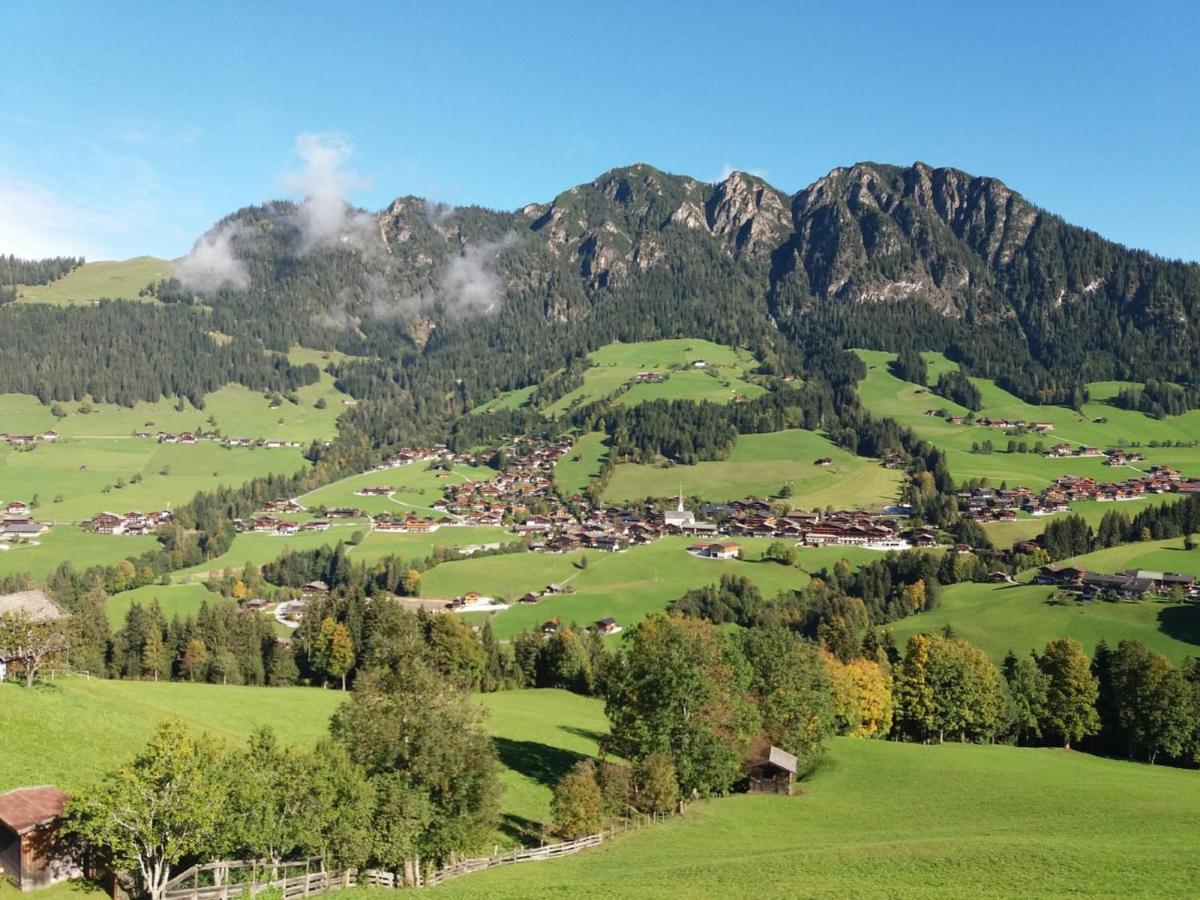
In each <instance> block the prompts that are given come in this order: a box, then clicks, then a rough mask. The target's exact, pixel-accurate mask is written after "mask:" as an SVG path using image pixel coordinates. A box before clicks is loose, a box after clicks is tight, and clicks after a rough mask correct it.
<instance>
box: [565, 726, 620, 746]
mask: <svg viewBox="0 0 1200 900" xmlns="http://www.w3.org/2000/svg"><path fill="white" fill-rule="evenodd" d="M558 730H559V731H565V732H566V733H567V734H573V735H575V737H581V738H583V739H584V740H588V741H595V742H596V743H597V744H599V743H600V742H601V741H603V740H604V739H605V738H606V737H608V735H607V734H606V733H605V732H603V731H594V730H592V729H591V728H576V727H575V726H574V725H559V726H558Z"/></svg>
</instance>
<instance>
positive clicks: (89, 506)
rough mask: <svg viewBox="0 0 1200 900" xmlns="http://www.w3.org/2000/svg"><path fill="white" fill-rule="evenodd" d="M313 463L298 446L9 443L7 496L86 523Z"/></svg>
mask: <svg viewBox="0 0 1200 900" xmlns="http://www.w3.org/2000/svg"><path fill="white" fill-rule="evenodd" d="M306 465H307V464H306V463H305V461H304V457H303V456H302V455H301V453H300V451H299V450H297V449H294V448H289V447H281V448H277V449H267V448H265V447H236V448H230V447H222V446H221V445H219V444H217V443H215V442H213V441H201V442H200V443H197V444H187V445H185V444H160V443H158V442H157V441H154V440H147V439H144V438H143V439H139V438H133V437H118V438H95V439H91V440H87V439H83V438H75V439H71V440H67V439H63V440H60V441H56V442H54V443H42V444H38V445H36V446H35V448H34V449H33V450H15V449H12V448H10V447H8V446H7V445H3V446H0V499H3V500H4V501H6V502H7V501H10V500H23V501H24V502H26V503H32V502H34V499H35V498H36V501H37V503H38V508H37V509H36V510H35V511H34V514H35V516H36V517H37V518H38V519H40V520H42V521H45V522H79V521H82V520H84V519H90V518H91V517H92V516H94V515H95V514H96V513H98V512H103V511H105V510H108V511H110V512H117V513H124V512H129V511H130V510H140V511H143V512H148V511H151V510H160V509H170V508H171V507H174V506H179V505H181V504H183V503H186V502H187V501H189V500H191V499H192V498H193V497H194V496H195V495H196V494H197V493H198V492H199V491H208V490H212V489H213V488H216V487H218V486H219V485H227V486H230V487H234V486H237V485H240V484H243V483H245V482H247V481H249V480H250V479H252V478H256V477H258V476H261V475H269V474H271V473H280V474H291V473H292V472H296V471H299V470H300V469H302V468H304V467H305V466H306ZM134 479H139V480H137V481H136V482H135V480H134ZM118 484H123V486H122V487H117V485H118ZM105 488H107V489H108V490H107V491H106V490H105ZM60 498H61V499H60Z"/></svg>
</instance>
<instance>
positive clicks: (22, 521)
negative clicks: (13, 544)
mask: <svg viewBox="0 0 1200 900" xmlns="http://www.w3.org/2000/svg"><path fill="white" fill-rule="evenodd" d="M49 530H50V526H49V525H47V524H45V523H44V522H38V521H36V520H35V519H34V518H33V516H32V515H31V513H30V509H29V504H27V503H25V502H23V501H21V500H13V501H10V502H9V504H8V505H7V506H5V507H4V516H3V518H0V541H17V540H27V539H29V538H35V537H38V536H39V535H42V534H45V533H46V532H47V531H49Z"/></svg>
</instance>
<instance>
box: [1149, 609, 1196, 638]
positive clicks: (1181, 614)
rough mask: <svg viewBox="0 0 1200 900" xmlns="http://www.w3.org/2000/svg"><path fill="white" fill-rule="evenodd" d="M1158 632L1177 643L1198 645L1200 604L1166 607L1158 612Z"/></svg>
mask: <svg viewBox="0 0 1200 900" xmlns="http://www.w3.org/2000/svg"><path fill="white" fill-rule="evenodd" d="M1158 630H1159V631H1161V632H1162V633H1163V634H1165V635H1168V636H1169V637H1173V638H1175V640H1177V641H1184V642H1186V643H1189V644H1200V604H1196V603H1189V604H1187V605H1186V606H1168V607H1166V608H1164V609H1161V610H1159V611H1158Z"/></svg>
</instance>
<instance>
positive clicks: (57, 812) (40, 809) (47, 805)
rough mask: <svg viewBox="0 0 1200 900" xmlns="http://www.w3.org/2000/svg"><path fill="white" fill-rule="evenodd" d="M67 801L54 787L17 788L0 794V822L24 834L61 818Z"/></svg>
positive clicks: (66, 797) (65, 796) (64, 795)
mask: <svg viewBox="0 0 1200 900" xmlns="http://www.w3.org/2000/svg"><path fill="white" fill-rule="evenodd" d="M69 799H71V798H70V797H68V796H67V795H66V794H64V793H63V792H62V791H60V790H59V789H58V788H55V787H49V786H43V787H27V788H17V789H16V790H12V791H9V792H8V793H6V794H0V822H2V823H4V824H5V825H6V826H8V827H9V828H10V829H12V830H13V831H15V832H16V833H17V834H25V833H27V832H30V831H33V829H35V828H37V827H38V826H39V825H45V824H46V823H47V822H53V821H54V820H55V819H57V818H58V817H59V816H61V815H62V814H63V809H64V808H65V807H66V805H67V801H68V800H69Z"/></svg>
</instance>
